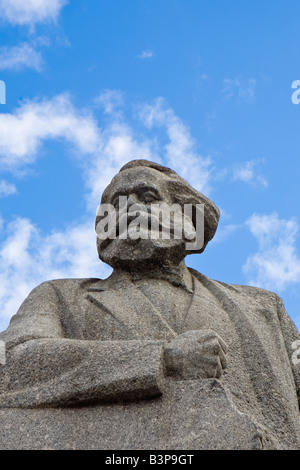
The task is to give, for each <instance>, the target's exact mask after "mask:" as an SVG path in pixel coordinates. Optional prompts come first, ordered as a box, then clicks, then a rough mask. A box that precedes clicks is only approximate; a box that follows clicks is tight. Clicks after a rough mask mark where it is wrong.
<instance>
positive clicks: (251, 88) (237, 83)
mask: <svg viewBox="0 0 300 470" xmlns="http://www.w3.org/2000/svg"><path fill="white" fill-rule="evenodd" d="M256 84H257V81H256V80H255V79H254V78H249V79H247V80H241V79H240V78H234V79H229V78H224V80H223V88H222V89H221V94H222V98H223V100H225V101H229V100H231V99H233V98H235V99H237V100H238V101H247V102H252V101H253V100H254V98H255V88H256Z"/></svg>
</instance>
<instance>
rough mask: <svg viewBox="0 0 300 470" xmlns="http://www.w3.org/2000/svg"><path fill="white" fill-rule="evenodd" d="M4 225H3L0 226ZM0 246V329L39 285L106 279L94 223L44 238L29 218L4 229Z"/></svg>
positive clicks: (17, 221) (107, 272)
mask: <svg viewBox="0 0 300 470" xmlns="http://www.w3.org/2000/svg"><path fill="white" fill-rule="evenodd" d="M3 225H5V224H3ZM4 230H5V235H6V238H5V239H4V241H3V242H2V243H0V311H1V317H0V330H2V329H4V328H6V326H7V324H8V321H9V319H10V317H11V316H12V315H13V314H14V313H16V311H17V309H18V308H19V306H20V304H21V303H22V301H23V300H24V299H25V298H26V296H27V295H28V294H29V292H30V291H31V290H32V289H33V288H34V287H35V286H37V285H38V284H40V283H41V282H43V281H46V280H50V279H61V278H78V277H79V278H82V277H104V278H105V277H107V276H108V275H109V274H110V272H111V269H110V268H109V267H108V266H106V265H105V264H104V263H102V262H101V261H100V260H99V259H98V255H97V249H96V235H95V232H94V220H93V219H91V220H87V222H86V223H85V224H81V225H75V226H74V227H70V228H69V229H68V230H65V231H53V232H52V233H51V234H50V235H43V234H41V233H40V232H39V230H38V228H37V227H36V226H35V225H34V224H33V223H32V222H31V221H30V220H28V219H25V218H18V219H16V220H14V221H13V222H10V223H9V224H7V225H6V226H5V227H4Z"/></svg>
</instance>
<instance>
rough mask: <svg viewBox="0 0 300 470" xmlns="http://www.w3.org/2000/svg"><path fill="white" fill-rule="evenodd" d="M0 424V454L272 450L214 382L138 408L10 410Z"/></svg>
mask: <svg viewBox="0 0 300 470" xmlns="http://www.w3.org/2000/svg"><path fill="white" fill-rule="evenodd" d="M0 419H1V431H0V433H1V434H0V436H1V438H0V449H11V450H14V449H51V450H61V449H84V450H90V449H92V450H93V449H109V450H116V449H125V450H126V449H128V450H139V449H146V450H147V449H149V450H153V449H154V450H156V449H158V450H169V449H175V450H176V449H177V450H184V449H200V450H201V449H237V450H239V449H255V450H259V449H261V448H262V446H264V448H272V447H273V446H274V442H272V441H271V437H270V436H269V435H268V433H267V432H266V430H265V429H263V428H260V426H258V425H257V424H256V423H254V422H253V420H252V419H251V418H250V417H249V416H247V415H245V414H242V413H239V412H238V411H237V410H236V409H235V407H234V405H233V404H232V403H231V401H230V400H229V399H228V396H227V394H226V391H225V390H224V388H223V387H222V386H221V385H220V383H218V381H217V380H214V379H209V380H207V381H185V382H177V383H171V384H169V385H168V386H166V389H165V393H164V395H163V396H162V397H161V398H157V399H152V400H147V401H141V402H140V403H137V404H128V403H127V404H114V405H106V406H99V405H97V406H89V407H82V408H70V409H66V408H65V409H63V408H58V409H47V410H45V409H43V410H41V409H38V410H36V409H35V410H9V411H0ZM212 423H214V427H213V429H212ZM277 444H278V443H277Z"/></svg>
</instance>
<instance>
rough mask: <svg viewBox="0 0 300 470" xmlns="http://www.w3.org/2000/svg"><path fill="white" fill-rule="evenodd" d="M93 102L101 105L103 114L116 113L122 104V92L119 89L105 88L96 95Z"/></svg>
mask: <svg viewBox="0 0 300 470" xmlns="http://www.w3.org/2000/svg"><path fill="white" fill-rule="evenodd" d="M95 104H96V105H100V106H102V108H103V110H104V113H105V114H116V112H117V111H118V110H119V109H120V108H122V107H123V105H124V98H123V93H122V92H121V91H120V90H109V89H106V90H104V91H103V92H102V93H100V95H99V96H97V98H96V99H95Z"/></svg>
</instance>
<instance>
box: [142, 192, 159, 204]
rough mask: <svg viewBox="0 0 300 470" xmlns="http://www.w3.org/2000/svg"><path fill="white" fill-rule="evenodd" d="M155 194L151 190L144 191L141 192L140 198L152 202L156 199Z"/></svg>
mask: <svg viewBox="0 0 300 470" xmlns="http://www.w3.org/2000/svg"><path fill="white" fill-rule="evenodd" d="M157 199H158V198H157V195H156V194H155V193H154V192H153V191H145V192H144V193H142V194H141V200H142V201H143V202H153V201H157Z"/></svg>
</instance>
